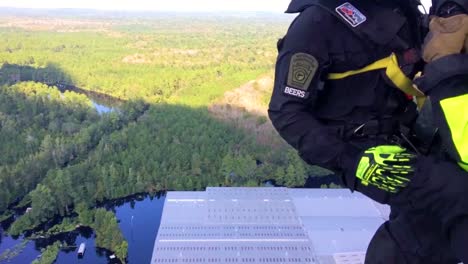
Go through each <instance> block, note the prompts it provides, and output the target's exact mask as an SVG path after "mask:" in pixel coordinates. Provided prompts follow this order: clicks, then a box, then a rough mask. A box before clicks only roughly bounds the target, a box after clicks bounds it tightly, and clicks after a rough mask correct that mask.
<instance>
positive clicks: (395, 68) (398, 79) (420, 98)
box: [328, 53, 426, 109]
mask: <svg viewBox="0 0 468 264" xmlns="http://www.w3.org/2000/svg"><path fill="white" fill-rule="evenodd" d="M376 70H385V75H386V76H387V78H388V80H390V81H391V82H392V84H393V86H395V87H396V88H398V89H400V90H401V91H402V92H404V93H405V94H407V95H410V96H413V97H414V98H415V100H416V103H417V105H418V108H419V109H421V108H422V107H423V105H424V102H425V101H426V96H425V95H424V93H423V92H421V91H420V90H418V89H417V88H416V87H415V86H414V85H413V81H411V79H409V78H408V77H407V76H406V74H405V73H404V72H403V71H402V70H401V68H400V65H399V64H398V58H397V55H396V54H395V53H392V54H391V55H390V56H389V57H387V58H383V59H380V60H378V61H376V62H374V63H371V64H369V65H367V66H365V67H364V68H361V69H358V70H352V71H347V72H343V73H330V74H328V80H340V79H345V78H348V77H350V76H354V75H358V74H362V73H366V72H370V71H376Z"/></svg>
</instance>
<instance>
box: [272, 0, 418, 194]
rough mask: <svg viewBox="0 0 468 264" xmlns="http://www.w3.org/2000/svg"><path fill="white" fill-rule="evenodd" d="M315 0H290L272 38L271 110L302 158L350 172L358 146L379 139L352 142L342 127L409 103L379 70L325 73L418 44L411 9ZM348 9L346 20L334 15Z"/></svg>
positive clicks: (388, 1)
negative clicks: (279, 33) (285, 23)
mask: <svg viewBox="0 0 468 264" xmlns="http://www.w3.org/2000/svg"><path fill="white" fill-rule="evenodd" d="M316 2H317V1H315V0H293V1H292V3H291V4H290V6H289V8H288V10H287V13H300V14H299V15H298V17H297V18H296V19H295V20H294V21H293V23H292V24H291V26H290V28H289V30H288V32H287V34H286V35H285V37H284V38H283V39H281V40H280V41H279V42H278V52H279V55H278V59H277V64H276V73H275V84H274V91H273V95H272V98H271V102H270V105H269V116H270V119H271V120H272V122H273V125H274V126H275V128H276V129H277V130H278V132H279V133H280V135H281V136H282V137H283V138H284V139H285V140H286V141H287V142H288V143H289V144H290V145H292V146H293V147H294V148H295V149H297V150H298V152H299V155H300V156H301V157H302V158H303V159H304V160H305V161H306V162H308V163H309V164H315V165H321V166H323V167H325V168H328V169H331V170H334V171H335V172H339V171H342V172H345V171H349V172H352V174H354V171H355V166H356V165H357V163H358V159H359V158H360V153H361V152H362V151H363V150H364V149H367V148H368V147H372V146H375V145H377V144H379V142H376V140H374V139H362V140H358V141H356V142H354V141H353V140H349V139H347V138H344V137H343V134H346V133H347V132H349V131H350V130H353V129H356V128H357V127H359V126H361V125H362V124H365V123H366V122H369V121H370V120H378V119H383V118H390V117H394V116H397V115H401V114H403V113H405V112H406V111H409V110H408V109H410V108H411V109H414V103H413V102H412V100H411V99H408V96H406V95H405V94H404V93H403V92H401V91H400V90H398V89H396V88H395V87H394V86H392V85H391V83H390V82H389V81H388V80H387V79H386V77H385V74H384V71H381V70H377V71H371V72H366V73H362V74H359V75H355V76H351V77H348V78H345V79H341V80H333V81H331V80H327V75H328V73H342V72H346V71H350V70H357V69H360V68H363V67H365V66H366V65H369V64H371V63H373V62H375V61H377V60H379V59H382V58H385V57H387V56H389V55H390V54H391V53H392V52H396V53H399V54H405V51H407V50H408V49H411V48H416V47H419V46H420V42H419V39H418V32H419V30H418V28H417V23H416V15H415V14H414V10H413V9H411V8H410V7H409V6H408V4H407V2H410V1H406V0H405V1H401V2H402V3H403V4H400V3H399V2H400V1H396V0H384V1H367V0H363V1H349V3H351V6H345V8H343V9H344V10H339V11H338V9H337V11H336V12H337V14H333V13H332V12H330V11H327V10H325V9H324V8H322V7H320V6H317V5H315V3H316ZM332 2H333V1H332ZM335 2H342V3H344V2H345V1H335ZM353 8H354V9H353ZM338 12H341V14H340V13H338ZM343 12H344V13H343ZM349 12H351V13H349ZM352 12H354V17H353V16H350V17H348V18H347V20H346V19H344V20H340V19H339V17H338V16H337V15H340V16H342V15H346V14H348V15H349V14H351V15H353V13H352ZM346 23H350V25H351V27H350V25H347V24H346ZM356 24H357V25H356ZM353 27H355V28H356V29H359V33H358V34H357V33H356V32H355V31H354V30H353ZM402 66H404V65H402ZM301 80H302V81H303V82H302V84H301ZM343 129H344V130H346V131H343ZM352 178H354V177H352ZM349 184H350V183H348V184H347V185H348V187H350V186H349Z"/></svg>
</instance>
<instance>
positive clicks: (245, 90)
mask: <svg viewBox="0 0 468 264" xmlns="http://www.w3.org/2000/svg"><path fill="white" fill-rule="evenodd" d="M272 88H273V78H272V77H271V76H263V77H260V78H259V79H257V80H255V81H250V82H248V83H246V84H244V85H242V86H241V87H239V88H236V89H234V90H231V91H228V92H226V93H225V94H224V97H223V98H221V99H220V100H218V101H216V102H214V103H213V104H212V105H210V106H209V107H208V110H209V112H210V113H211V114H212V116H214V117H215V118H217V119H219V120H222V121H223V122H227V123H229V124H232V125H234V126H235V127H237V128H240V129H243V130H245V131H247V132H248V133H251V134H253V135H254V136H255V138H256V141H257V142H258V143H260V144H262V145H268V146H271V147H274V148H278V147H281V146H284V145H285V143H284V141H283V140H282V139H281V138H280V137H279V136H278V134H277V132H276V130H275V129H274V127H273V125H272V124H271V121H270V119H269V118H268V105H267V103H266V102H265V97H266V96H269V95H270V94H271V90H272Z"/></svg>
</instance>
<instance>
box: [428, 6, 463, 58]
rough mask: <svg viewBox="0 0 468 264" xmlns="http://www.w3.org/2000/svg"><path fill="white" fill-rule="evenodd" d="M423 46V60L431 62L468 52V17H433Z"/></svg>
mask: <svg viewBox="0 0 468 264" xmlns="http://www.w3.org/2000/svg"><path fill="white" fill-rule="evenodd" d="M429 29H430V32H429V34H428V35H427V37H426V39H425V41H424V46H423V59H424V61H426V62H428V63H429V62H431V61H434V60H436V59H439V58H441V57H444V56H447V55H452V54H457V53H461V52H467V51H468V15H466V14H461V15H456V16H451V17H447V18H442V17H433V18H432V20H431V23H430V24H429Z"/></svg>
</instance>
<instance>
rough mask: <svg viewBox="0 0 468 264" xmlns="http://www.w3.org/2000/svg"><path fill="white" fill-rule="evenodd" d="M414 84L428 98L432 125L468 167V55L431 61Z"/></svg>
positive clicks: (448, 148) (467, 168)
mask: <svg viewBox="0 0 468 264" xmlns="http://www.w3.org/2000/svg"><path fill="white" fill-rule="evenodd" d="M416 84H417V85H418V87H419V88H420V89H421V90H422V91H423V92H424V93H425V94H426V95H428V96H429V97H430V98H431V102H432V108H433V114H434V120H435V123H436V124H435V125H436V126H437V127H438V128H439V130H440V135H441V138H442V142H443V144H444V146H445V148H446V149H447V151H448V153H449V155H450V156H451V157H452V158H453V159H455V160H456V161H457V162H459V164H460V166H461V167H462V168H463V169H465V170H466V171H468V55H464V54H463V55H460V54H457V55H450V56H446V57H443V58H441V59H438V60H435V61H434V62H431V63H430V64H428V65H427V66H426V69H425V71H424V77H423V78H421V79H419V80H417V81H416Z"/></svg>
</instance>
